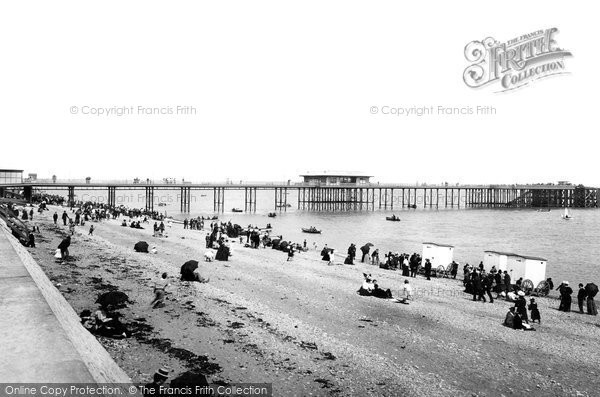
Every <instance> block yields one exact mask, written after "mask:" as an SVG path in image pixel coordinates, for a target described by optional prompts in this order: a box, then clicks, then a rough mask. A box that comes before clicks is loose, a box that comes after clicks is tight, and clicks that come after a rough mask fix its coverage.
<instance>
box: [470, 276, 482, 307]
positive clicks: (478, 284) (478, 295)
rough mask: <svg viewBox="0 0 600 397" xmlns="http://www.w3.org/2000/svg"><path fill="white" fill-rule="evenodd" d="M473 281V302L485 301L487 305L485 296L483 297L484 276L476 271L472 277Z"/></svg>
mask: <svg viewBox="0 0 600 397" xmlns="http://www.w3.org/2000/svg"><path fill="white" fill-rule="evenodd" d="M471 278H472V281H473V302H475V301H480V300H483V302H484V303H485V296H484V295H483V280H482V276H481V275H480V274H479V272H477V271H476V270H474V271H473V274H472V275H471Z"/></svg>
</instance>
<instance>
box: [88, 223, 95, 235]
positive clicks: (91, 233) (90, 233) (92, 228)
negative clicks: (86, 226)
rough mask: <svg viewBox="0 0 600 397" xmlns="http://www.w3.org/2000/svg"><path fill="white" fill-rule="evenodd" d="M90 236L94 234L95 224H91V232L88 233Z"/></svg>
mask: <svg viewBox="0 0 600 397" xmlns="http://www.w3.org/2000/svg"><path fill="white" fill-rule="evenodd" d="M88 234H89V235H90V236H92V235H93V234H94V225H90V232H89V233H88Z"/></svg>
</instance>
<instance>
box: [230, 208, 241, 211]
mask: <svg viewBox="0 0 600 397" xmlns="http://www.w3.org/2000/svg"><path fill="white" fill-rule="evenodd" d="M231 212H244V210H241V209H239V208H232V209H231Z"/></svg>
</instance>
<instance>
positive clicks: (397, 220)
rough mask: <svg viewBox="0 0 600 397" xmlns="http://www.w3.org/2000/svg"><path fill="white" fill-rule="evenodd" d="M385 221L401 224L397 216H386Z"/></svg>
mask: <svg viewBox="0 0 600 397" xmlns="http://www.w3.org/2000/svg"><path fill="white" fill-rule="evenodd" d="M385 220H386V221H392V222H400V218H399V217H397V216H396V215H392V216H386V217H385Z"/></svg>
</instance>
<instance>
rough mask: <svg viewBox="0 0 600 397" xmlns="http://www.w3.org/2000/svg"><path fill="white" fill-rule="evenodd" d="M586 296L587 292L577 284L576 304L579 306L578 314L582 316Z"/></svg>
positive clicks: (581, 285)
mask: <svg viewBox="0 0 600 397" xmlns="http://www.w3.org/2000/svg"><path fill="white" fill-rule="evenodd" d="M586 296H587V292H586V290H585V288H583V284H581V283H579V292H577V303H578V304H579V313H581V314H583V302H585V298H586Z"/></svg>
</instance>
